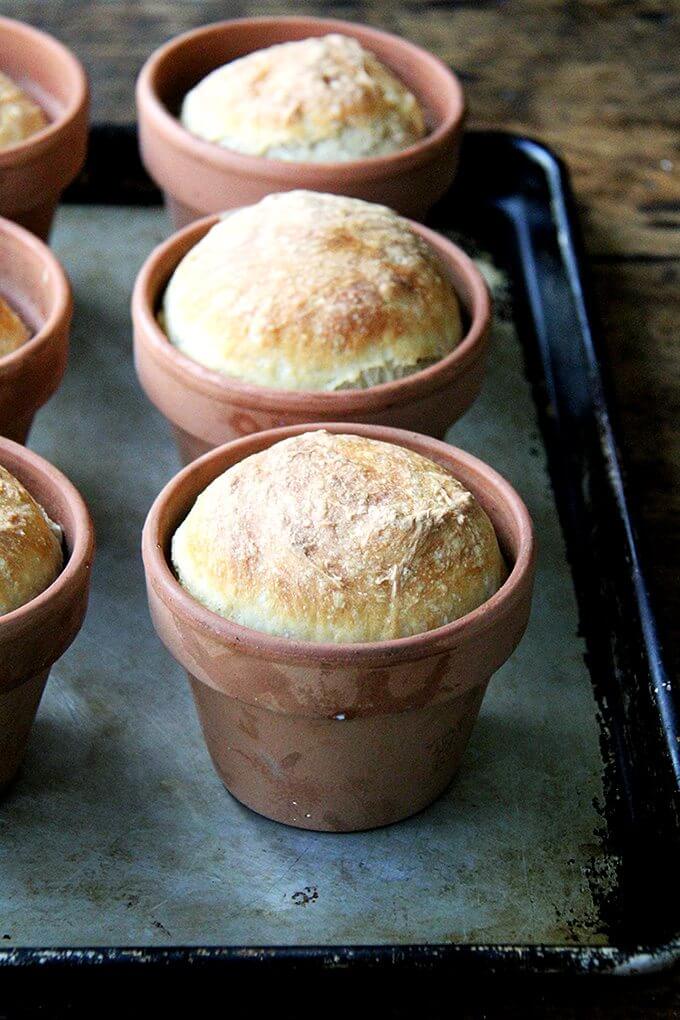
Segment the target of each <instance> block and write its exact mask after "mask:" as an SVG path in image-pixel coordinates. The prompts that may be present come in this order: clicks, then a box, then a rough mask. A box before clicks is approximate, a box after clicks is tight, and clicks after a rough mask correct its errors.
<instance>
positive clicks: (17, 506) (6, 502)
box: [0, 466, 62, 615]
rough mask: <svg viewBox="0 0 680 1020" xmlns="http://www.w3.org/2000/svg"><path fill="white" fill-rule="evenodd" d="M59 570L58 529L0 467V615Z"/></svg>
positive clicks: (26, 598)
mask: <svg viewBox="0 0 680 1020" xmlns="http://www.w3.org/2000/svg"><path fill="white" fill-rule="evenodd" d="M61 567H62V551H61V530H60V528H59V527H58V525H56V524H54V523H53V522H52V521H51V520H50V519H49V517H48V516H47V514H46V513H45V511H44V510H43V508H42V507H41V506H40V505H39V504H38V503H36V501H35V500H34V499H33V497H32V496H31V494H30V493H29V492H27V491H26V489H25V488H24V486H23V485H22V484H21V482H19V481H18V480H17V479H16V478H15V477H14V475H12V474H10V472H9V471H7V469H6V468H4V467H2V466H0V615H2V614H3V613H9V612H11V611H12V610H13V609H18V608H19V606H23V605H25V603H26V602H30V600H31V599H32V598H35V596H36V595H39V594H40V592H42V591H44V590H45V588H47V587H48V586H49V585H50V584H51V583H52V581H54V579H55V577H56V576H57V574H58V573H59V571H60V570H61Z"/></svg>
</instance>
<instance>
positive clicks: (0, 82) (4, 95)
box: [0, 71, 48, 149]
mask: <svg viewBox="0 0 680 1020" xmlns="http://www.w3.org/2000/svg"><path fill="white" fill-rule="evenodd" d="M47 123H48V121H47V117H46V116H45V114H44V113H43V111H42V110H41V109H40V107H39V106H38V104H37V103H35V102H34V101H33V100H32V99H31V97H30V96H29V95H28V94H27V93H26V92H24V90H23V89H20V88H19V86H18V85H17V84H16V83H15V82H13V81H12V79H11V78H8V77H7V75H6V74H3V73H2V72H1V71H0V149H6V148H8V147H9V146H10V145H16V144H17V143H18V142H23V141H24V140H25V139H26V138H30V137H31V135H34V134H35V133H36V132H37V131H42V129H43V128H44V127H45V126H46V125H47Z"/></svg>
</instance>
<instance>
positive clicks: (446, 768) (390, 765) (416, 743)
mask: <svg viewBox="0 0 680 1020" xmlns="http://www.w3.org/2000/svg"><path fill="white" fill-rule="evenodd" d="M188 676H189V682H190V684H191V689H192V692H193V695H194V700H195V702H196V707H197V710H198V715H199V719H200V720H201V726H202V727H203V733H204V736H205V740H206V744H207V746H208V751H209V752H210V756H211V758H212V760H213V764H214V766H215V769H216V771H217V773H218V775H219V777H220V779H221V780H222V782H223V783H224V785H225V786H226V788H227V790H228V791H229V793H231V794H232V795H233V796H234V797H236V799H237V800H239V801H241V803H243V804H245V805H246V806H247V807H249V808H252V810H253V811H257V813H258V814H261V815H264V816H265V817H266V818H271V819H273V820H274V821H277V822H284V823H285V824H286V825H292V826H295V827H296V828H299V829H312V830H315V831H321V832H353V831H356V830H360V829H371V828H377V827H379V826H381V825H389V824H390V823H392V822H398V821H400V820H401V819H403V818H407V817H408V816H409V815H413V814H415V813H416V812H418V811H420V810H422V809H423V808H425V807H427V805H428V804H430V803H431V802H432V801H433V800H435V799H436V798H437V797H438V796H439V795H440V794H441V793H442V792H443V791H444V790H445V789H446V787H447V786H448V785H449V783H450V782H451V780H452V778H453V776H454V775H455V773H456V772H457V770H458V766H459V764H460V760H461V758H462V755H463V752H464V750H465V748H466V746H467V743H468V739H469V737H470V733H471V732H472V728H473V726H474V724H475V721H476V719H477V716H478V714H479V709H480V706H481V704H482V698H483V697H484V692H485V690H486V686H487V685H486V683H485V684H482V685H479V686H477V687H475V688H473V689H472V690H468V691H466V692H465V694H463V695H461V696H460V697H458V698H452V699H449V700H447V701H445V702H440V703H438V704H435V705H427V706H426V707H425V708H420V709H416V710H411V711H407V712H400V713H396V714H389V715H377V716H363V717H360V718H356V719H348V718H335V719H319V718H310V717H308V716H294V715H284V714H283V713H279V712H272V711H270V710H269V709H266V708H259V707H257V706H254V705H249V704H245V703H244V702H242V701H238V700H236V699H235V698H230V697H228V696H227V695H225V694H222V693H221V692H220V691H216V690H215V689H214V688H212V687H209V686H208V685H207V684H204V683H202V682H201V681H200V680H197V679H196V677H194V676H192V675H191V674H188Z"/></svg>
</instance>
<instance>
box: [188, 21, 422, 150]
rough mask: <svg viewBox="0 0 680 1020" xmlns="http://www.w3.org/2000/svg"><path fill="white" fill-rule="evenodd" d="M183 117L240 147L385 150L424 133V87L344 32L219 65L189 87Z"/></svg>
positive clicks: (203, 132) (206, 135)
mask: <svg viewBox="0 0 680 1020" xmlns="http://www.w3.org/2000/svg"><path fill="white" fill-rule="evenodd" d="M180 120H181V123H182V124H183V125H184V127H185V128H186V129H187V130H188V131H190V132H191V133H192V134H194V135H197V136H198V137H199V138H203V139H205V140H206V141H209V142H215V143H217V144H218V145H222V146H224V147H225V148H228V149H232V150H234V151H236V152H241V153H247V154H248V155H253V156H265V157H268V158H270V159H286V160H298V161H299V160H303V161H311V162H331V163H333V162H338V161H340V162H343V161H346V160H353V159H362V158H366V157H369V156H384V155H387V154H389V153H392V152H396V151H399V150H401V149H405V148H407V147H408V146H410V145H413V144H414V143H415V142H417V141H418V140H419V139H421V138H422V137H423V136H424V135H425V120H424V117H423V113H422V110H421V109H420V106H419V104H418V101H417V100H416V98H415V96H414V95H413V94H412V93H411V92H409V90H408V89H407V88H406V87H405V86H404V85H403V84H402V83H401V82H400V81H399V80H398V78H396V77H395V76H394V75H393V74H392V73H391V72H390V71H388V70H387V68H386V67H385V66H384V65H383V64H382V63H381V62H380V61H379V60H378V59H377V57H375V56H374V55H373V54H372V53H370V52H369V51H368V50H366V49H364V47H363V46H362V45H361V44H360V43H359V42H358V41H357V40H356V39H353V38H350V37H349V36H345V35H338V34H332V35H326V36H321V37H318V38H311V39H303V40H301V41H298V42H288V43H280V44H278V45H276V46H270V47H268V48H267V49H263V50H257V51H256V52H254V53H250V54H248V56H245V57H240V58H239V59H237V60H233V61H232V62H231V63H228V64H225V65H224V66H222V67H219V68H217V69H216V70H215V71H212V72H211V73H210V74H209V75H207V77H205V78H204V79H203V80H202V81H201V82H199V83H198V85H196V86H195V87H194V88H193V89H192V90H191V91H190V92H189V93H187V95H186V96H185V98H184V102H183V104H182V109H181V113H180Z"/></svg>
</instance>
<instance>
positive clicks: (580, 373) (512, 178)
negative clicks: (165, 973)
mask: <svg viewBox="0 0 680 1020" xmlns="http://www.w3.org/2000/svg"><path fill="white" fill-rule="evenodd" d="M474 150H476V152H475V153H474V158H475V162H474V166H475V173H474V175H473V174H465V170H464V168H465V165H466V152H467V153H468V154H469V155H468V159H469V164H470V165H472V158H471V156H472V154H473V151H474ZM513 165H514V169H513ZM462 167H463V170H462V172H461V175H460V178H459V181H458V182H457V185H456V187H455V189H454V197H455V195H458V196H459V197H460V195H461V193H464V194H465V197H466V199H468V200H469V199H474V198H477V199H479V200H482V198H483V197H484V195H485V189H489V187H490V186H492V184H493V185H494V187H493V188H492V190H494V191H495V194H494V195H493V203H494V204H495V206H496V207H497V208H498V209H499V210H502V212H503V215H504V216H505V217H506V218H507V220H508V222H512V223H513V224H514V228H515V230H516V242H517V245H518V254H519V258H520V260H521V270H522V277H523V286H524V289H525V294H524V300H525V305H526V313H527V323H526V325H527V328H529V326H530V320H532V319H533V323H532V330H533V332H534V333H535V337H534V339H535V350H534V352H533V358H534V362H533V370H530V376H531V374H532V371H533V383H534V396H535V398H536V402H537V406H538V408H539V417H540V419H541V428H542V432H543V438H544V441H545V443H546V448H547V450H548V457H549V463H550V470H551V478H552V482H553V486H554V489H555V494H556V498H557V503H558V507H559V510H560V517H561V521H562V526H563V529H564V532H565V538H566V540H567V545H568V551H569V557H570V561H571V566H572V570H573V574H574V580H575V586H576V589H577V596H578V601H579V612H580V615H581V621H582V626H583V630H584V636H585V637H586V641H587V645H588V652H589V660H590V661H589V664H590V668H591V674H592V675H593V677H594V686H595V689H596V694H597V697H598V702H599V705H600V710H601V712H602V715H603V717H604V719H605V723H606V725H607V727H608V728H609V729H610V730H611V732H612V735H613V736H612V747H610V748H609V749H608V751H609V753H610V754H611V755H613V760H612V765H611V767H612V770H613V773H615V774H616V775H615V776H613V777H612V783H614V782H619V783H622V784H623V787H624V788H625V798H624V799H625V801H626V809H625V810H624V809H622V812H621V817H620V818H619V819H618V820H617V822H616V825H615V828H617V829H618V831H619V833H620V834H621V838H622V840H623V841H624V842H625V843H626V846H627V848H628V850H629V851H630V852H629V854H628V856H629V858H630V860H629V861H628V862H627V864H626V867H627V868H628V871H629V873H628V875H627V877H626V882H627V886H626V888H627V889H628V895H629V897H630V902H631V904H632V906H631V909H630V912H629V913H630V916H631V918H632V919H633V921H632V923H629V924H627V925H624V926H623V927H621V928H620V935H619V937H617V938H616V939H615V944H614V945H607V946H600V945H526V946H521V945H491V944H485V945H483V944H480V945H470V944H443V945H438V944H432V945H411V946H408V945H405V946H394V945H383V946H380V945H378V946H349V947H336V946H301V947H290V946H282V947H277V946H268V947H218V946H206V947H187V946H178V947H173V948H155V947H153V948H117V947H106V948H78V949H49V948H32V947H31V948H29V947H25V948H24V947H17V948H12V949H7V950H2V949H0V968H3V969H4V970H5V974H7V968H9V969H10V970H14V971H23V972H24V973H25V972H26V970H27V969H28V970H33V968H34V967H36V966H38V967H39V968H40V970H41V971H43V972H44V971H50V972H57V973H59V972H63V971H71V970H72V969H73V968H78V969H81V968H87V969H90V968H94V969H96V970H102V969H103V970H106V971H109V970H113V971H118V970H119V969H120V968H123V969H127V968H133V969H135V970H136V969H137V968H138V967H140V966H144V965H151V967H152V968H153V969H156V968H160V969H161V970H165V969H166V968H167V967H170V966H171V967H172V968H173V972H175V971H176V970H177V969H180V970H183V969H185V968H186V967H189V968H191V969H192V970H193V969H196V968H198V969H200V970H204V969H205V968H206V967H208V968H212V967H213V965H214V966H215V967H219V968H220V969H221V970H222V969H223V968H224V967H227V968H228V970H229V971H230V973H231V972H232V971H235V972H241V971H247V972H250V971H251V969H252V967H253V966H254V965H258V966H262V965H265V966H267V968H268V969H271V970H272V971H274V972H276V973H279V972H280V970H281V968H285V970H286V971H288V970H294V971H295V972H296V973H298V974H299V973H300V972H303V973H305V974H307V973H309V974H310V975H311V974H313V973H319V972H330V971H338V970H347V969H348V968H350V969H352V970H357V971H358V972H364V973H365V972H368V971H375V970H384V969H385V968H387V969H388V970H389V971H390V972H391V973H393V972H395V970H399V971H401V970H406V971H410V970H417V971H421V970H427V971H442V972H445V973H446V974H447V976H451V975H453V974H456V975H458V976H460V977H461V978H462V977H464V978H465V980H468V979H470V978H475V977H477V978H478V977H480V976H483V975H492V974H493V975H495V976H499V977H519V976H522V975H534V976H546V975H553V976H560V975H561V976H563V977H564V976H570V975H633V974H649V973H653V972H655V971H658V970H660V969H667V968H669V967H671V966H673V965H675V964H677V963H678V961H680V936H679V934H678V925H677V920H678V915H677V913H676V912H675V908H676V906H677V900H678V898H677V888H674V886H673V883H674V882H675V883H677V880H676V878H675V871H676V862H677V860H678V859H679V858H678V853H679V852H680V850H679V848H680V839H679V833H680V820H679V819H680V805H679V796H678V795H679V790H680V725H679V719H680V711H679V706H678V699H677V694H676V691H675V690H674V688H673V685H672V683H671V682H670V680H669V677H668V674H667V672H666V670H665V667H664V661H663V655H662V650H661V647H660V644H659V639H658V635H657V630H656V624H655V619H654V614H653V611H652V607H651V603H650V598H649V594H648V590H647V586H646V584H645V580H644V574H643V571H642V567H641V564H640V555H639V551H638V540H637V537H636V532H635V528H634V525H633V523H632V518H631V512H630V509H629V504H628V502H627V498H626V493H625V486H624V473H623V470H622V467H621V456H620V453H619V450H618V446H617V442H616V434H615V425H614V423H613V415H612V408H611V401H610V398H609V394H610V387H609V382H608V379H607V374H606V368H604V367H603V359H602V341H601V339H600V335H599V331H598V328H597V319H596V316H595V314H594V312H593V308H592V301H591V298H590V292H589V287H588V281H587V277H586V273H585V271H584V261H583V249H582V243H581V238H580V232H579V228H578V221H577V216H576V212H575V202H574V198H573V195H572V192H571V187H570V184H569V179H568V174H567V171H566V169H565V167H564V166H563V164H562V163H561V161H560V160H559V158H558V157H556V156H555V155H554V153H552V152H551V151H550V150H549V149H548V148H546V147H545V146H544V145H542V144H541V143H539V142H536V141H533V140H531V139H528V138H523V137H519V136H513V135H509V134H506V133H504V132H471V133H470V134H469V135H468V137H467V139H466V143H465V149H464V155H463V160H462ZM480 167H482V168H483V167H486V170H482V172H480ZM499 167H501V168H502V169H501V170H500V172H499ZM121 168H123V169H121ZM517 173H519V174H525V175H527V179H526V188H527V191H526V194H525V195H524V196H523V205H524V208H519V206H518V207H517V208H516V209H514V210H513V203H516V199H517V192H516V190H515V191H513V188H514V187H515V186H516V184H517V179H518V178H517V176H516V174H517ZM503 175H504V176H505V183H504V184H502V185H501V186H500V188H499V187H498V183H499V182H498V178H499V176H503ZM473 178H474V179H473ZM66 200H67V201H72V202H80V203H93V204H94V203H105V204H126V205H127V204H139V205H142V204H154V203H156V202H158V201H159V200H160V198H159V195H158V192H157V191H156V189H155V188H154V187H153V185H152V184H151V182H150V181H149V180H148V178H147V177H146V175H145V173H144V171H143V169H142V167H141V163H140V162H139V157H138V154H137V144H136V133H135V131H134V129H133V128H129V127H109V126H105V125H103V126H100V127H96V128H94V129H93V132H92V140H91V148H90V155H89V157H88V163H87V165H86V168H85V170H84V171H83V174H82V175H81V177H80V178H79V180H78V181H77V182H76V184H75V185H74V186H73V187H72V188H71V189H70V191H69V194H68V195H67V196H66ZM524 200H525V201H524ZM447 201H448V200H445V201H444V203H442V204H440V207H439V209H438V210H436V211H435V212H434V214H433V217H432V220H433V222H434V224H435V225H441V222H442V218H443V220H444V221H446V220H447V219H448V217H449V210H448V207H447V204H446V203H447ZM464 204H465V205H467V206H468V207H469V206H470V204H471V203H470V202H469V201H468V202H466V203H464ZM452 206H453V208H454V209H455V208H456V202H455V201H454V200H453V199H452ZM541 210H542V215H540V211H541ZM537 212H538V213H539V218H538V219H537V220H536V221H535V222H534V220H533V219H532V216H533V214H536V213H537ZM546 213H547V219H548V220H550V222H551V223H552V232H553V236H552V238H550V239H547V238H546V237H545V236H543V234H544V232H545V230H546V223H547V220H546ZM455 222H456V224H458V222H459V220H458V219H456V220H455ZM445 225H446V224H445ZM548 242H549V243H548ZM546 248H549V249H550V252H549V254H550V258H549V259H548V261H546ZM551 272H552V273H555V272H557V273H561V276H562V281H561V290H559V292H555V288H554V286H553V285H554V283H555V281H554V280H551V279H550V278H549V276H550V273H551ZM567 293H568V295H569V298H570V300H569V307H568V308H567V306H566V302H565V301H564V297H565V295H566V294H567ZM565 314H566V321H565V319H564V316H565ZM572 344H573V347H574V349H575V348H576V345H577V344H578V350H579V354H580V355H581V357H580V358H574V356H573V354H574V351H573V350H571V351H570V350H569V347H570V346H571V345H572ZM529 360H531V358H530V359H529ZM605 511H606V512H605ZM612 514H613V516H612ZM600 518H604V519H600ZM584 529H585V530H584ZM594 539H595V540H596V542H597V543H603V540H604V544H603V548H602V549H600V550H599V551H597V552H596V554H595V556H594V557H593V547H592V546H593V540H594ZM610 568H611V569H610ZM600 582H602V583H600ZM595 605H597V606H598V607H599V608H600V609H602V607H604V608H605V610H606V620H605V625H602V624H601V625H600V631H606V633H605V634H604V635H603V636H602V635H598V634H597V633H594V632H593V628H592V626H591V625H589V624H588V616H589V613H590V612H592V608H593V606H595ZM600 670H602V671H603V672H602V673H601V674H600V672H599V671H600ZM641 728H642V732H643V734H644V737H645V740H644V754H643V753H642V749H640V748H639V747H637V746H636V744H637V743H638V738H639V736H640V729H641ZM612 748H613V751H612ZM650 758H651V759H653V762H654V765H653V769H651V772H650ZM646 780H650V782H651V784H653V785H655V786H656V797H655V799H654V800H655V802H654V804H652V805H649V804H646V803H645V801H646V800H647V799H648V795H649V790H650V784H648V783H647V781H646ZM631 848H632V849H631ZM641 866H642V868H643V870H641ZM643 873H644V878H645V881H644V883H643V886H642V887H641V888H639V889H636V883H637V882H638V881H639V879H640V876H641V875H643ZM648 880H650V881H648ZM650 882H651V884H650ZM664 888H665V892H666V898H667V900H668V902H666V903H665V904H664V906H663V911H664V917H663V919H662V920H661V922H660V923H659V918H658V917H654V918H653V919H652V921H653V924H651V926H650V925H649V924H647V925H646V928H647V932H648V933H649V935H650V937H643V938H640V939H638V938H637V937H635V936H636V935H637V933H638V932H642V933H645V925H644V924H641V923H638V921H641V919H642V918H643V914H644V911H645V909H646V912H647V914H649V904H650V900H649V896H650V895H653V896H658V895H659V893H660V892H661V891H662V890H663V889H664ZM655 909H656V907H655ZM222 972H223V970H222Z"/></svg>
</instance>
